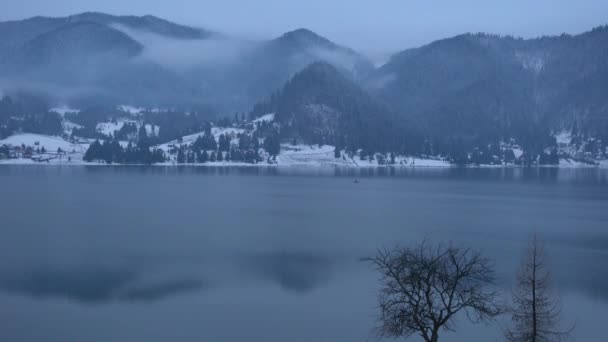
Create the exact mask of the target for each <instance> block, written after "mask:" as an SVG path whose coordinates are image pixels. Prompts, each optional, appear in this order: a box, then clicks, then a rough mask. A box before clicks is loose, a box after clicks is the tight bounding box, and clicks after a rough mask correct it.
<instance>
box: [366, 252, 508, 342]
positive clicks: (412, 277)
mask: <svg viewBox="0 0 608 342" xmlns="http://www.w3.org/2000/svg"><path fill="white" fill-rule="evenodd" d="M366 260H367V261H369V262H371V263H372V264H373V265H374V268H375V269H376V270H377V271H378V272H379V273H380V283H381V286H382V287H381V290H380V294H379V296H378V301H379V304H380V310H381V312H380V326H379V327H378V328H377V329H376V332H377V333H378V335H379V336H380V337H410V336H412V335H415V334H418V335H420V336H421V337H422V338H423V339H424V341H427V342H437V340H438V338H439V331H440V330H441V329H444V330H454V328H455V322H454V318H455V315H456V314H458V313H466V316H467V317H468V318H469V320H470V321H471V322H474V323H478V322H482V321H487V320H490V319H493V318H494V317H496V316H497V315H499V314H500V313H501V312H502V310H501V307H500V306H499V305H498V304H497V301H498V293H497V292H495V291H493V290H487V289H486V286H489V285H492V284H493V282H494V271H493V269H492V264H491V263H490V261H489V260H488V259H486V258H484V257H482V256H481V254H480V253H479V252H476V251H473V250H471V249H468V248H467V249H462V248H457V247H453V246H443V245H438V246H431V245H429V244H428V243H426V242H423V243H421V244H420V245H418V246H416V247H414V248H402V247H397V248H395V249H393V250H379V251H378V253H377V255H376V256H375V257H373V258H368V259H366Z"/></svg>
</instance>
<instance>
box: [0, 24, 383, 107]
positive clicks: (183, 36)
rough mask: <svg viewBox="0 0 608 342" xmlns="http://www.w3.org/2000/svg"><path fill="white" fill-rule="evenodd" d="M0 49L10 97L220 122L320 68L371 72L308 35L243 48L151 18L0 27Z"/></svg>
mask: <svg viewBox="0 0 608 342" xmlns="http://www.w3.org/2000/svg"><path fill="white" fill-rule="evenodd" d="M0 48H1V49H0V50H1V51H2V52H0V89H2V90H4V91H5V92H7V93H11V92H14V91H16V90H18V91H20V92H24V91H25V92H28V91H29V92H36V93H39V92H43V93H45V95H46V96H47V97H49V98H51V99H53V98H54V99H56V101H57V102H72V103H74V102H76V103H83V102H84V103H86V102H88V101H89V100H90V99H92V98H94V99H96V101H97V102H99V101H102V102H103V101H106V102H108V101H111V102H114V101H116V102H118V103H124V102H128V103H131V104H134V105H144V106H192V105H195V106H205V107H212V108H215V110H216V112H218V113H222V114H224V115H226V114H229V115H232V114H233V113H234V111H241V112H242V111H246V110H249V109H250V108H251V106H252V105H253V104H255V103H256V102H257V101H258V100H259V99H261V98H264V97H266V96H268V95H270V94H271V93H272V92H274V91H275V90H276V89H278V88H279V87H281V86H282V85H283V84H284V83H285V82H286V81H287V80H288V79H289V78H290V77H291V76H293V75H294V74H295V73H296V72H298V71H300V70H302V69H303V68H304V67H306V66H307V65H308V64H310V63H311V62H314V61H317V60H323V61H327V62H329V63H332V64H333V65H335V66H336V67H339V68H341V69H343V70H344V71H347V72H348V73H350V74H352V75H353V76H356V77H358V78H362V76H363V75H367V74H369V73H371V71H372V70H373V66H372V64H371V63H370V62H369V61H368V60H367V59H366V58H365V57H363V56H362V55H360V54H358V53H356V52H355V51H353V50H351V49H348V48H346V47H342V46H340V45H337V44H335V43H333V42H331V41H329V40H328V39H326V38H323V37H321V36H319V35H317V34H315V33H314V32H312V31H309V30H306V29H299V30H295V31H292V32H288V33H286V34H284V35H282V36H280V37H278V38H276V39H272V40H268V41H256V42H244V41H241V40H239V39H235V38H231V37H228V36H224V35H221V34H219V33H216V32H212V31H208V30H205V29H200V28H193V27H189V26H183V25H179V24H175V23H172V22H169V21H167V20H164V19H160V18H157V17H153V16H143V17H138V16H114V15H109V14H104V13H94V12H88V13H82V14H77V15H72V16H69V17H64V18H46V17H34V18H30V19H26V20H21V21H11V22H4V23H0ZM184 61H186V62H184ZM83 92H84V93H85V94H82V93H83ZM146 94H148V95H147V96H146ZM107 104H112V103H107ZM114 104H116V103H114Z"/></svg>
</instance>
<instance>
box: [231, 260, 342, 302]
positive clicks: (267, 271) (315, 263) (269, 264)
mask: <svg viewBox="0 0 608 342" xmlns="http://www.w3.org/2000/svg"><path fill="white" fill-rule="evenodd" d="M242 269H243V270H244V271H246V272H249V273H252V274H254V275H255V276H257V277H260V278H261V279H265V280H270V281H272V282H274V283H276V284H278V285H279V286H280V287H281V288H283V289H285V290H288V291H291V292H295V293H301V294H304V293H309V292H311V291H313V290H314V289H315V288H317V287H319V286H321V285H323V284H325V283H327V282H328V281H329V279H330V274H331V271H332V267H331V262H330V260H329V259H328V258H325V257H320V256H316V255H312V254H306V253H274V254H262V255H251V256H249V257H247V260H246V261H245V262H243V264H242Z"/></svg>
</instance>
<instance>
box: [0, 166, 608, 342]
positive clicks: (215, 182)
mask: <svg viewBox="0 0 608 342" xmlns="http://www.w3.org/2000/svg"><path fill="white" fill-rule="evenodd" d="M355 177H358V178H359V180H360V183H358V184H354V183H353V179H354V178H355ZM534 233H537V234H538V236H539V238H540V239H542V240H543V241H544V242H545V249H546V252H547V254H548V257H549V260H550V266H551V269H552V273H553V278H554V282H553V283H554V288H555V292H556V293H557V294H558V295H559V296H560V297H561V300H562V304H563V313H564V321H565V322H566V323H572V322H576V330H575V331H574V334H573V335H574V337H575V338H576V340H578V341H597V340H601V339H603V338H604V336H605V329H606V327H605V323H606V317H608V172H606V171H601V170H595V169H588V170H557V169H530V170H521V169H507V170H503V169H465V170H461V169H417V170H413V169H406V170H334V169H324V170H315V169H262V168H205V167H200V168H164V167H36V166H0V341H11V342H18V341H87V342H94V341H133V342H134V341H229V342H231V341H252V342H257V341H260V342H273V341H277V342H279V341H280V342H285V341H290V342H298V341H307V342H309V341H315V342H318V341H332V342H342V341H367V340H370V341H374V340H376V338H375V337H374V335H372V334H370V330H371V329H372V328H373V327H374V325H375V324H376V317H377V310H376V291H377V283H376V275H375V274H374V273H373V272H372V271H371V269H370V267H369V265H366V264H364V263H362V262H360V261H359V260H360V259H361V258H362V257H365V256H370V255H373V253H374V251H375V250H376V248H378V247H391V246H393V245H395V244H397V243H400V244H408V243H413V242H417V241H420V240H421V239H424V238H426V239H428V240H432V241H437V242H439V241H444V242H450V241H451V242H453V243H456V244H462V245H466V246H473V247H475V248H479V249H481V250H482V251H483V252H484V253H485V254H486V255H487V256H489V257H491V258H493V259H494V260H495V263H496V268H497V273H498V276H499V280H500V287H501V288H502V289H503V290H505V292H506V293H509V291H510V287H511V285H512V283H513V281H514V278H515V272H516V270H517V266H518V265H519V263H520V260H521V257H522V254H523V251H524V249H525V246H526V242H527V239H528V238H530V237H531V236H532V235H533V234H534ZM506 323H508V319H503V320H501V321H499V322H497V323H495V324H492V325H488V326H485V325H476V326H472V325H469V324H467V323H466V322H465V321H464V320H463V321H462V322H460V323H459V324H458V330H457V332H456V333H445V335H444V336H443V339H444V340H449V341H497V340H501V328H503V327H504V326H505V324H506ZM602 323H604V324H602ZM412 340H413V341H416V338H412Z"/></svg>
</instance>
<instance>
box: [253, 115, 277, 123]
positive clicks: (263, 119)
mask: <svg viewBox="0 0 608 342" xmlns="http://www.w3.org/2000/svg"><path fill="white" fill-rule="evenodd" d="M271 121H274V113H268V114H265V115H262V116H260V117H259V118H257V119H255V120H253V123H261V122H271Z"/></svg>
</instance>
